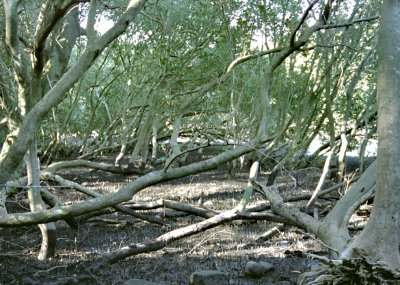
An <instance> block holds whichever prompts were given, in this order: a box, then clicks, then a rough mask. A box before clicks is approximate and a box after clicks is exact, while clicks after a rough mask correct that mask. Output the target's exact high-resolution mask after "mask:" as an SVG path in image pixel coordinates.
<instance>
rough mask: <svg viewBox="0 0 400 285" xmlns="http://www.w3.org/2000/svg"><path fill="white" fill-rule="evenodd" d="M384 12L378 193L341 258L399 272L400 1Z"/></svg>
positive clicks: (392, 1) (380, 46)
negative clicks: (357, 258)
mask: <svg viewBox="0 0 400 285" xmlns="http://www.w3.org/2000/svg"><path fill="white" fill-rule="evenodd" d="M381 13H382V14H381V26H380V31H379V43H378V55H379V59H380V60H379V64H378V134H379V144H378V158H377V171H376V174H377V190H376V194H375V201H374V208H373V211H372V213H371V217H370V219H369V220H368V223H367V225H366V227H365V228H364V230H363V231H362V232H361V234H360V235H359V236H358V237H357V238H356V239H355V240H354V242H353V243H351V244H350V245H349V247H348V248H347V249H346V250H345V251H344V252H343V253H342V257H343V258H347V257H353V256H357V254H363V255H368V256H369V257H371V258H372V259H374V260H376V261H380V262H383V263H385V264H387V265H389V266H390V267H392V268H396V269H400V254H399V242H400V207H399V204H400V184H399V183H398V179H399V176H400V152H399V149H400V132H399V129H400V42H399V40H398V39H399V38H400V26H399V25H398V21H399V15H400V1H398V0H386V1H384V4H383V9H382V12H381Z"/></svg>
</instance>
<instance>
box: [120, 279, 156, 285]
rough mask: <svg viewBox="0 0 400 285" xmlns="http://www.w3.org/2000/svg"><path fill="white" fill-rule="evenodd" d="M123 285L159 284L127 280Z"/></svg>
mask: <svg viewBox="0 0 400 285" xmlns="http://www.w3.org/2000/svg"><path fill="white" fill-rule="evenodd" d="M123 285H159V284H158V283H154V282H150V281H146V280H142V279H129V280H127V281H125V282H124V283H123Z"/></svg>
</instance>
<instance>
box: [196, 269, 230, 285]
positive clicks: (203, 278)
mask: <svg viewBox="0 0 400 285" xmlns="http://www.w3.org/2000/svg"><path fill="white" fill-rule="evenodd" d="M189 285H229V278H228V275H227V274H225V273H224V272H221V271H218V270H202V271H196V272H193V273H192V274H191V275H190V280H189Z"/></svg>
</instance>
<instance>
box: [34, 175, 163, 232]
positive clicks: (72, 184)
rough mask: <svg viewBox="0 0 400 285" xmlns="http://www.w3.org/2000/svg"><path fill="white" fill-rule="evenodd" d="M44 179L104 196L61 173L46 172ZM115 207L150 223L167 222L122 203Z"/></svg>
mask: <svg viewBox="0 0 400 285" xmlns="http://www.w3.org/2000/svg"><path fill="white" fill-rule="evenodd" d="M42 179H46V180H48V181H54V182H57V183H58V184H59V185H63V186H68V187H71V188H74V189H75V190H77V191H79V192H82V193H84V194H86V195H89V196H91V197H94V198H98V197H102V196H103V195H101V194H100V193H97V192H96V191H94V190H92V189H89V188H87V187H85V186H82V185H80V184H79V183H76V182H73V181H70V180H67V179H64V178H62V177H61V176H59V175H52V174H51V173H46V174H44V175H42ZM113 208H114V209H116V210H118V211H120V212H122V213H124V214H127V215H131V216H133V217H136V218H139V219H142V220H144V221H147V222H149V223H153V224H158V225H165V223H164V222H163V221H162V220H160V219H157V218H155V217H149V216H146V215H142V214H139V213H136V212H135V211H133V210H131V209H129V208H127V207H124V206H121V205H115V206H113Z"/></svg>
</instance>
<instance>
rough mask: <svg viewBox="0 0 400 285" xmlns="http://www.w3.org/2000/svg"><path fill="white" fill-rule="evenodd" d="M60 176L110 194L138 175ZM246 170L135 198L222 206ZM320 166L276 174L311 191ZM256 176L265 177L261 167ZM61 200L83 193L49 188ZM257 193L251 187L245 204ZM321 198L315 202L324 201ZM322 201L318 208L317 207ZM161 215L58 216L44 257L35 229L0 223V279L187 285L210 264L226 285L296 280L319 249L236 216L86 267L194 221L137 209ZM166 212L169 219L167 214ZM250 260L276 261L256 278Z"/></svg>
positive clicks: (292, 233) (19, 204) (165, 186)
mask: <svg viewBox="0 0 400 285" xmlns="http://www.w3.org/2000/svg"><path fill="white" fill-rule="evenodd" d="M60 175H61V176H63V177H64V178H66V179H70V180H72V181H75V182H78V183H82V184H83V185H85V186H87V187H90V188H92V189H94V190H96V191H99V192H100V193H110V192H115V191H117V189H118V188H119V187H121V186H122V185H124V184H126V183H128V182H130V181H132V180H134V179H135V178H136V177H137V176H135V175H131V176H122V175H114V174H110V173H105V172H101V171H89V170H87V169H70V170H64V171H62V172H61V173H60ZM247 175H248V174H247V173H246V172H241V173H239V174H238V175H237V176H236V178H235V179H229V178H228V177H227V174H226V170H225V169H224V168H220V169H217V170H214V171H211V172H206V173H202V174H197V175H193V176H190V177H186V178H182V179H179V180H175V181H171V182H168V183H162V184H159V185H155V186H152V187H150V188H148V189H145V190H143V191H141V192H140V193H139V194H137V195H136V196H135V197H134V199H133V200H134V201H155V200H157V199H160V198H165V199H171V200H177V201H181V202H185V203H189V204H193V205H203V206H205V207H207V208H210V209H214V210H228V209H231V208H232V207H234V206H236V205H237V204H238V202H239V201H240V199H241V196H242V194H243V191H244V190H243V189H244V187H245V185H246V182H247ZM319 175H320V171H319V170H318V169H316V168H308V169H303V170H297V171H294V172H288V171H284V172H283V173H282V174H281V176H279V177H278V178H277V181H276V182H277V183H278V185H279V186H280V190H281V192H282V194H283V195H292V194H301V193H305V192H309V191H312V190H313V189H315V186H316V184H317V182H318V179H319ZM260 179H261V180H262V179H265V173H261V177H260ZM51 191H52V192H53V193H55V194H57V195H58V196H59V197H61V198H62V200H63V202H64V203H66V204H69V203H75V202H76V201H79V200H84V199H87V197H85V196H84V195H83V194H80V193H78V192H76V191H75V190H72V189H68V188H54V189H52V190H51ZM25 196H26V195H25V194H24V193H20V194H18V195H16V196H15V197H13V198H12V199H11V200H10V201H8V208H9V210H10V211H26V210H27V209H28V208H29V207H28V204H27V200H26V197H25ZM263 201H264V198H263V197H262V196H261V195H260V194H258V193H254V194H253V196H252V200H251V204H252V205H256V204H259V203H262V202H263ZM326 203H329V202H322V203H320V204H321V205H322V206H323V207H325V205H326ZM322 206H321V207H322ZM143 213H148V214H149V215H153V216H158V217H163V218H165V221H166V222H167V223H168V224H167V225H166V226H160V225H155V224H151V223H148V222H144V221H142V220H139V219H137V218H134V217H131V216H127V215H125V214H121V213H114V214H110V215H106V216H101V217H95V218H92V219H90V220H89V221H88V222H87V223H84V224H81V225H80V226H79V228H78V229H77V230H74V229H72V228H70V227H69V226H68V225H67V224H66V223H65V222H64V221H59V222H57V223H56V224H57V228H58V232H57V237H58V240H57V253H56V256H55V257H54V258H52V259H51V260H49V261H46V262H42V261H37V260H36V256H37V254H38V251H39V248H40V242H41V240H40V231H39V229H38V227H37V226H30V227H20V228H2V229H1V231H0V284H122V283H123V282H124V281H125V280H128V279H131V278H140V279H145V280H148V281H153V282H157V283H159V284H165V285H167V284H170V285H174V284H188V280H189V276H190V274H191V273H192V272H194V271H196V270H203V269H217V270H221V271H223V272H226V273H228V274H229V277H230V284H243V285H250V284H254V285H255V284H282V285H283V284H295V283H296V281H297V278H298V276H299V274H301V273H303V272H305V271H307V270H310V268H311V267H312V266H315V265H316V264H318V262H317V261H315V260H312V259H310V258H308V257H307V255H306V254H307V253H313V254H319V255H325V254H326V253H327V251H326V249H325V248H323V247H322V246H321V245H320V244H319V243H317V242H315V241H314V240H313V239H312V238H311V237H310V236H308V235H306V234H304V233H301V232H299V231H298V230H296V229H293V228H285V229H284V230H282V231H281V232H280V233H279V234H278V235H276V236H274V237H273V238H271V239H269V240H267V241H257V239H258V238H259V237H260V236H261V235H262V234H263V233H265V232H266V231H267V230H269V229H271V228H272V227H274V226H275V224H273V223H270V222H265V221H258V222H242V221H235V222H231V223H228V224H225V225H222V226H218V227H216V228H213V229H210V230H208V231H205V232H203V233H200V234H196V235H194V236H191V237H188V238H185V239H183V240H179V241H176V242H174V243H172V244H171V245H169V246H167V247H165V248H164V249H162V250H159V251H156V252H150V253H147V254H140V255H138V256H133V257H131V258H128V259H125V260H123V261H120V262H117V263H116V264H114V265H112V266H108V267H107V268H106V269H103V270H99V271H91V270H89V267H90V265H91V262H92V261H94V260H96V259H97V258H99V257H100V256H101V255H102V254H103V253H106V252H109V251H112V250H115V249H118V248H121V247H123V246H125V245H128V244H131V243H138V242H145V241H149V240H151V239H153V238H156V237H158V236H159V235H161V234H163V233H166V232H168V231H170V230H172V229H176V228H178V227H182V226H184V225H188V224H191V223H193V222H196V221H200V220H201V218H198V217H195V216H192V215H174V214H176V212H174V211H171V210H168V209H158V210H151V211H143ZM170 216H172V217H170ZM250 260H254V261H266V262H269V263H272V264H273V265H275V268H274V270H273V271H271V272H270V273H269V274H268V275H267V276H265V277H263V278H261V279H249V278H247V277H246V276H244V267H245V265H246V263H247V262H248V261H250Z"/></svg>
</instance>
